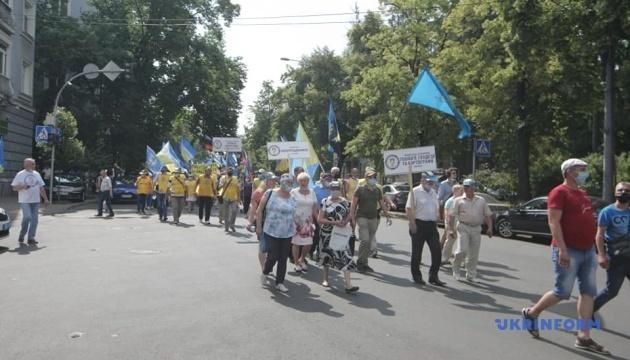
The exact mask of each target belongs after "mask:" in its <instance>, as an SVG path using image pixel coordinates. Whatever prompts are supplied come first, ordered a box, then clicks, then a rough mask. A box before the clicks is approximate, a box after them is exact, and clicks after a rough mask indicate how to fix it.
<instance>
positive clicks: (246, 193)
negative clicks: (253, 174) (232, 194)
mask: <svg viewBox="0 0 630 360" xmlns="http://www.w3.org/2000/svg"><path fill="white" fill-rule="evenodd" d="M253 191H254V182H253V181H251V179H246V178H245V176H244V175H243V191H242V192H243V194H242V196H241V199H243V214H245V219H247V212H248V211H249V206H250V205H251V203H252V192H253Z"/></svg>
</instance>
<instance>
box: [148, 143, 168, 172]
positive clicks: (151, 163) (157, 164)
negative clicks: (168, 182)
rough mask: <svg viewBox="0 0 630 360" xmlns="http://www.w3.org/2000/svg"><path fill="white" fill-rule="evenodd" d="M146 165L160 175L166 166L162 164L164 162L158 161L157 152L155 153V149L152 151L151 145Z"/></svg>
mask: <svg viewBox="0 0 630 360" xmlns="http://www.w3.org/2000/svg"><path fill="white" fill-rule="evenodd" d="M146 163H147V168H149V170H151V172H152V173H154V174H157V173H159V172H160V170H162V166H164V163H162V161H161V160H160V159H158V157H157V155H156V154H155V151H153V149H151V148H150V147H149V145H147V159H146Z"/></svg>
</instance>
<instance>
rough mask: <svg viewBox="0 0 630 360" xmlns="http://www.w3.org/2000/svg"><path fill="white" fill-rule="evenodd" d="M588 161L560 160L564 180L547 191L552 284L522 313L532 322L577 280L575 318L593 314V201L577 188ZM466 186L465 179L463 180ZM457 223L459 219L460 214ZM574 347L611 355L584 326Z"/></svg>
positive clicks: (536, 333)
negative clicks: (550, 287) (577, 290)
mask: <svg viewBox="0 0 630 360" xmlns="http://www.w3.org/2000/svg"><path fill="white" fill-rule="evenodd" d="M587 166H588V164H587V163H586V162H585V161H583V160H580V159H569V160H566V161H565V162H563V163H562V165H561V166H560V170H561V171H562V176H563V177H564V181H563V182H562V184H560V185H558V186H556V187H555V188H553V189H552V190H551V192H550V193H549V197H548V200H547V203H548V205H547V207H548V212H549V228H550V229H551V235H552V236H553V238H552V239H551V257H552V261H553V265H554V278H555V285H554V288H553V290H551V291H548V292H547V293H545V294H544V295H543V296H542V297H541V298H540V300H538V302H537V303H536V304H535V305H534V306H532V307H530V308H524V309H523V310H522V311H521V313H522V315H523V318H524V319H525V320H529V321H530V322H531V323H534V320H536V319H537V318H538V316H540V314H541V313H542V312H543V311H544V310H546V309H548V308H550V307H551V306H553V305H555V304H557V303H559V302H560V301H562V300H568V299H569V298H570V297H571V292H572V291H573V285H574V284H575V280H576V279H577V280H578V286H579V288H580V296H579V298H578V318H579V319H583V320H585V321H587V320H588V319H591V317H592V315H593V299H594V297H595V295H597V284H596V276H595V272H596V271H597V255H596V254H595V241H594V240H595V234H596V226H595V222H594V221H593V217H594V215H593V204H592V203H591V199H590V198H589V197H588V195H587V194H586V191H584V190H582V189H580V187H579V186H580V185H583V184H584V182H585V181H586V179H587V177H588V172H587V171H586V167H587ZM464 185H466V182H464ZM459 221H460V225H461V223H462V218H461V216H460V219H459ZM527 330H528V331H529V333H530V334H531V335H532V336H534V337H536V338H537V337H539V336H540V332H539V330H538V329H536V328H534V327H533V326H532V327H530V328H528V329H527ZM577 330H578V331H577V338H576V340H575V344H574V346H575V347H576V348H578V349H583V350H589V351H592V352H595V353H598V354H603V355H610V351H609V350H608V349H606V348H604V347H603V346H601V345H599V344H597V343H596V342H595V341H594V340H593V339H592V338H591V336H590V331H589V329H588V327H587V326H582V327H580V328H578V329H577Z"/></svg>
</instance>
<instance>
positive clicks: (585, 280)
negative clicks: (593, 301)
mask: <svg viewBox="0 0 630 360" xmlns="http://www.w3.org/2000/svg"><path fill="white" fill-rule="evenodd" d="M559 251H560V250H559V249H558V248H557V247H555V246H552V247H551V259H552V260H553V267H554V274H555V285H554V288H553V294H554V295H555V296H557V297H559V298H560V299H563V300H567V299H569V298H570V297H571V292H572V291H573V284H575V279H576V278H577V281H578V286H579V288H580V294H581V295H588V296H592V297H595V295H597V283H596V276H595V272H596V271H597V255H596V254H595V245H593V246H592V247H591V248H590V249H589V250H577V249H572V248H567V251H568V252H569V257H570V258H571V265H570V266H569V267H568V268H566V269H564V268H561V267H560V257H559Z"/></svg>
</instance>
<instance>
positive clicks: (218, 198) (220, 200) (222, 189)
mask: <svg viewBox="0 0 630 360" xmlns="http://www.w3.org/2000/svg"><path fill="white" fill-rule="evenodd" d="M232 180H234V178H232V179H230V181H228V183H227V184H226V185H225V186H224V187H222V188H221V194H219V195H217V201H218V202H219V204H223V193H224V192H225V189H227V187H228V186H230V183H231V182H232Z"/></svg>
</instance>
